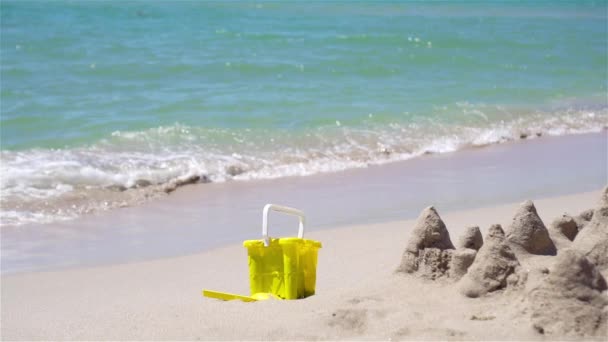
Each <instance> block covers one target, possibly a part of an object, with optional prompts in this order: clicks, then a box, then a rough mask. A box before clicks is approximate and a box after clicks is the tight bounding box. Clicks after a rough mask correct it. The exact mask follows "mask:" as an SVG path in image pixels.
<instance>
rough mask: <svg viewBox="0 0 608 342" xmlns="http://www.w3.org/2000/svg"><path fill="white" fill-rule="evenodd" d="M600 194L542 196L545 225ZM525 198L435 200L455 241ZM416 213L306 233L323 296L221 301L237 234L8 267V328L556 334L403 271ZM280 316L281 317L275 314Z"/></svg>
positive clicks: (241, 272) (63, 332) (226, 336)
mask: <svg viewBox="0 0 608 342" xmlns="http://www.w3.org/2000/svg"><path fill="white" fill-rule="evenodd" d="M599 194H600V191H593V192H587V193H578V194H574V195H566V196H558V197H550V198H543V199H534V203H535V205H536V207H537V209H538V213H539V215H540V217H541V218H542V219H543V221H544V222H545V224H546V225H547V226H548V225H549V224H550V222H551V221H552V220H553V219H554V218H556V217H559V216H560V215H561V214H562V213H564V212H568V213H569V214H571V215H576V214H578V213H579V212H580V211H582V210H585V209H588V208H591V207H594V205H595V203H596V202H597V199H598V198H599ZM517 207H518V203H508V204H503V205H499V206H491V207H485V208H478V209H470V210H464V211H462V210H461V211H444V210H442V208H441V207H438V208H437V209H438V210H439V212H440V214H441V216H442V218H443V220H444V221H445V223H446V225H447V227H448V230H449V232H450V234H451V237H452V240H453V241H457V239H458V237H459V236H460V235H461V234H462V232H463V230H464V228H465V227H466V226H469V225H472V224H474V225H478V226H480V227H481V230H482V233H483V234H484V236H485V234H486V233H487V229H488V226H489V225H490V224H493V223H500V224H502V225H503V226H504V227H507V226H508V224H509V222H510V220H511V218H512V217H513V215H514V213H515V211H516V209H517ZM414 223H415V220H401V221H394V222H386V223H377V224H359V225H349V226H344V227H336V228H335V229H329V230H313V231H310V232H307V233H306V237H307V238H311V239H315V240H319V241H321V242H322V243H323V247H322V249H321V250H320V251H319V264H318V271H317V272H318V274H317V294H316V295H314V296H312V297H309V298H306V299H303V300H296V301H264V302H256V303H242V302H238V301H235V302H222V301H218V300H214V299H209V298H204V297H201V296H200V290H201V289H202V288H207V289H214V290H219V291H226V292H233V293H241V294H247V293H248V292H249V289H248V275H247V273H248V270H247V262H246V260H247V259H246V251H245V249H244V248H243V247H242V245H240V244H232V245H228V246H224V247H219V248H216V249H213V250H208V251H205V252H202V253H198V254H193V255H188V256H181V257H172V258H163V259H157V260H147V261H139V262H132V263H123V264H115V265H106V266H95V267H85V268H77V269H69V270H55V271H48V272H34V273H21V274H14V275H2V298H3V305H2V322H3V329H2V338H3V339H8V340H31V339H39V338H44V339H89V340H90V339H93V340H99V339H175V340H194V339H215V340H231V339H271V340H284V339H298V340H303V339H321V340H328V339H329V340H332V339H334V340H335V339H342V340H344V339H346V340H348V339H353V338H355V339H357V338H365V339H374V340H379V339H382V340H386V339H388V338H392V339H412V338H413V339H420V338H423V339H460V340H462V339H469V340H470V339H475V340H487V339H494V340H496V339H509V338H510V339H525V340H542V339H545V338H547V337H546V336H544V335H541V334H538V333H537V332H535V331H534V329H533V328H532V326H531V324H530V322H529V320H528V317H527V315H526V314H525V312H524V311H522V310H523V309H522V308H521V307H520V305H519V304H517V303H518V302H517V298H519V297H517V296H516V295H515V294H513V293H510V292H508V291H507V292H503V291H500V293H496V294H493V295H490V296H486V297H482V298H478V299H470V298H465V297H464V296H462V295H460V294H459V293H457V292H456V291H455V290H454V289H453V287H451V286H449V285H448V284H445V283H442V282H429V281H425V280H422V279H419V278H415V277H404V276H399V275H395V274H394V273H393V272H394V270H395V268H396V267H397V265H398V264H399V260H400V257H401V253H402V251H403V248H404V247H405V245H406V241H407V238H408V235H409V232H410V231H411V228H412V227H413V225H414ZM40 284H44V285H43V287H44V289H43V290H41V289H40ZM413 294H415V295H413ZM83 303H87V304H86V305H83ZM498 308H500V309H498ZM277 316H280V317H281V319H280V320H276V319H270V320H269V319H268V317H277ZM336 317H338V318H336ZM472 317H486V318H487V320H485V319H484V320H476V319H475V318H472ZM261 327H264V328H263V329H262V328H261ZM287 327H289V329H287ZM600 339H601V337H600Z"/></svg>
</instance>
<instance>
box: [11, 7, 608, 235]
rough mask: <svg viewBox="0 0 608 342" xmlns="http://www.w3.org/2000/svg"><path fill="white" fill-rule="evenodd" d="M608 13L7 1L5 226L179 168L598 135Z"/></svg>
mask: <svg viewBox="0 0 608 342" xmlns="http://www.w3.org/2000/svg"><path fill="white" fill-rule="evenodd" d="M607 13H608V3H607V2H606V1H599V2H571V3H569V2H555V3H551V2H542V3H537V2H534V3H520V2H517V3H512V2H511V3H484V2H449V3H417V2H416V3H408V2H391V3H380V2H373V3H361V2H327V3H322V2H313V3H303V2H302V3H292V2H257V3H238V2H184V1H179V2H168V1H167V2H163V1H150V2H118V1H105V2H88V1H87V2H85V1H53V2H50V1H49V2H33V1H32V2H29V1H27V2H26V1H19V2H17V1H15V2H10V1H2V2H1V3H0V14H1V35H2V36H1V50H0V53H1V55H0V57H1V69H0V71H1V143H2V152H1V166H0V168H1V169H0V170H1V186H2V187H1V190H2V208H3V210H2V223H3V224H21V223H26V222H32V221H36V222H39V221H42V222H46V221H51V220H55V219H61V218H71V217H75V216H78V215H80V214H82V213H84V212H89V211H94V210H96V209H99V208H102V209H103V208H106V207H113V206H120V205H128V204H132V203H134V202H136V201H138V200H140V199H141V198H143V197H145V196H151V194H152V193H155V191H156V192H161V191H162V190H163V189H164V188H165V187H166V186H167V184H171V183H175V182H178V181H180V180H184V179H192V178H191V177H195V178H194V179H200V181H226V180H232V179H237V180H239V179H240V180H247V179H259V178H275V177H282V176H289V175H308V174H314V173H319V172H329V171H338V170H343V169H347V168H353V167H365V166H367V165H370V164H380V163H385V162H390V161H395V160H403V159H408V158H411V157H415V156H417V155H420V154H423V153H425V152H436V153H441V152H448V151H454V150H458V149H460V148H464V147H466V146H471V145H485V144H492V143H499V142H503V141H508V140H512V139H518V138H520V137H526V136H527V137H536V136H537V135H561V134H573V133H581V132H590V131H599V130H601V129H603V128H604V127H606V126H607V125H608V103H607V99H606V96H607V89H606V87H607V80H608V62H607V58H608V57H607V50H608V43H607V42H608V33H607V27H608V26H607V25H608V20H607ZM149 184H151V185H149ZM148 185H149V186H148ZM125 188H127V189H130V190H127V191H124V189H125Z"/></svg>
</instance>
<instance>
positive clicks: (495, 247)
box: [460, 224, 519, 297]
mask: <svg viewBox="0 0 608 342" xmlns="http://www.w3.org/2000/svg"><path fill="white" fill-rule="evenodd" d="M518 268H519V261H518V260H517V257H516V256H515V254H514V253H513V251H512V250H511V248H510V247H509V245H508V244H507V241H506V239H505V234H504V231H503V230H502V227H501V226H500V225H499V224H495V225H492V226H491V227H490V229H489V230H488V236H487V237H486V241H485V243H484V245H483V246H482V247H481V248H480V249H479V252H477V256H476V257H475V261H474V262H473V264H472V265H471V267H469V269H468V272H467V273H466V274H465V275H464V277H463V278H462V279H461V281H460V291H461V292H462V293H463V294H464V295H465V296H467V297H479V296H481V295H484V294H486V293H488V292H492V291H496V290H499V289H502V288H505V287H506V286H507V282H508V278H509V277H516V275H515V272H516V270H517V269H518Z"/></svg>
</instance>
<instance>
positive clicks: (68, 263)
mask: <svg viewBox="0 0 608 342" xmlns="http://www.w3.org/2000/svg"><path fill="white" fill-rule="evenodd" d="M607 139H608V132H602V133H598V134H587V135H580V136H565V137H558V138H547V139H535V140H531V141H525V142H519V143H512V144H500V145H493V146H490V147H487V148H474V149H469V150H466V151H460V152H456V153H452V154H443V155H429V156H425V157H424V158H417V159H414V160H408V161H403V162H397V163H391V164H385V165H381V166H373V167H369V168H364V169H353V170H348V171H343V172H340V173H332V174H323V175H313V176H308V177H291V178H281V179H275V180H260V181H251V182H227V183H217V184H214V183H211V184H201V185H193V186H188V187H184V188H182V189H180V190H179V191H177V192H175V193H174V194H172V195H171V196H168V197H166V198H164V199H160V200H155V201H150V202H148V203H145V204H143V205H141V206H136V207H129V208H122V209H118V210H113V211H110V212H105V213H102V214H100V215H92V216H87V217H83V218H80V219H77V220H73V221H68V222H60V223H54V224H49V225H28V226H20V227H14V228H13V227H2V232H3V234H2V235H3V236H2V273H3V274H7V273H15V272H25V271H41V270H52V269H62V268H74V267H83V266H92V265H103V264H116V263H124V262H132V261H138V260H146V259H157V258H166V257H172V256H178V255H188V254H193V253H197V252H201V251H204V250H209V249H211V248H217V247H220V246H223V245H229V244H231V243H236V242H239V241H242V240H245V239H250V238H255V237H257V236H258V234H259V230H260V229H259V228H258V227H259V225H260V213H261V208H262V207H263V205H264V204H266V203H268V202H271V203H278V204H284V205H289V206H293V207H296V208H300V209H302V210H304V211H305V212H306V213H307V214H308V215H309V223H310V227H311V229H312V230H324V229H328V228H331V227H335V226H341V225H349V224H354V223H364V224H365V223H377V222H382V221H384V222H386V221H395V220H400V219H407V218H412V217H415V216H416V215H417V214H418V212H419V210H420V209H421V208H422V207H424V206H426V205H429V204H435V205H437V206H439V207H441V208H444V210H449V211H453V210H462V209H470V208H475V207H481V206H488V205H497V204H501V203H506V202H512V201H518V200H522V199H525V198H538V197H550V196H557V195H564V194H568V193H579V192H584V191H592V190H597V189H599V188H601V187H602V186H604V185H605V184H606V179H608V176H607V175H606V173H607V172H608V170H606V167H605V166H606V158H607V157H606V155H607V152H606V149H607V146H606V143H605V142H606V141H608V140H607ZM564 155H567V156H569V157H568V160H567V165H565V164H564V162H565V161H564ZM574 170H576V171H574ZM277 222H278V224H279V226H280V227H285V228H281V229H282V230H280V231H279V232H277V234H279V235H290V234H292V232H291V231H290V230H289V228H290V227H291V226H292V224H293V222H291V221H289V220H284V219H283V218H280V217H277Z"/></svg>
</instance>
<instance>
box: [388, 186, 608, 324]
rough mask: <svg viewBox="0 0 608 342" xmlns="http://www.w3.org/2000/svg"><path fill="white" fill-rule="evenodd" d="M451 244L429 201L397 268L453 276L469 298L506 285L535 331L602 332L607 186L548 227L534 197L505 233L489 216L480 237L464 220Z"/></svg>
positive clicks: (607, 317) (606, 303) (607, 311)
mask: <svg viewBox="0 0 608 342" xmlns="http://www.w3.org/2000/svg"><path fill="white" fill-rule="evenodd" d="M457 247H458V248H455V247H454V245H453V244H452V242H451V240H450V234H449V231H448V229H447V227H446V225H445V223H444V222H443V221H442V219H441V217H439V214H438V213H437V211H436V209H435V208H433V207H428V208H426V209H424V210H423V211H422V213H421V214H420V216H419V217H418V220H417V222H416V224H415V227H414V229H413V230H412V232H411V235H410V240H409V242H408V244H407V246H406V248H405V251H404V253H403V257H402V260H401V264H400V265H399V267H398V268H397V270H396V272H397V273H407V274H413V275H417V276H421V277H423V278H426V279H431V280H436V279H439V278H442V279H446V280H448V282H449V281H452V282H453V283H455V286H458V289H459V291H460V292H461V293H462V294H463V295H465V296H467V297H472V298H475V297H479V296H483V295H485V294H487V293H489V292H494V291H498V290H503V289H513V290H514V292H513V293H516V294H517V295H518V296H520V302H521V303H523V304H524V307H525V308H524V309H523V311H522V313H530V314H531V321H532V325H533V328H534V329H535V330H536V331H537V332H538V333H541V334H550V335H555V336H600V335H601V336H603V335H602V334H605V333H606V329H607V328H608V327H607V321H608V297H607V296H606V293H605V292H604V291H606V290H607V286H606V280H605V278H604V276H605V275H606V273H608V187H606V188H604V190H603V192H602V196H601V199H600V201H599V204H598V206H597V207H596V208H595V209H593V210H585V211H583V212H582V213H580V214H579V215H577V216H570V215H568V214H564V215H562V216H561V217H559V218H557V219H555V220H554V221H553V222H552V224H551V225H550V229H547V227H546V226H545V224H544V223H543V221H542V220H541V218H540V217H539V216H538V212H537V210H536V207H535V206H534V203H533V202H532V201H525V202H523V203H522V204H521V205H520V207H519V208H518V210H517V211H516V213H515V215H514V217H513V220H512V222H511V224H510V226H509V228H508V231H507V233H506V234H505V232H504V231H503V229H502V227H501V226H500V225H499V224H494V225H492V226H490V227H489V229H488V231H487V233H486V236H485V240H484V238H483V236H482V234H481V231H480V229H479V227H468V228H466V229H465V232H464V234H463V235H462V237H461V238H460V239H459V241H458V244H457ZM554 255H557V256H555V257H552V256H554ZM548 257H549V258H550V259H547V258H548ZM520 258H524V259H525V261H526V263H525V264H526V267H522V264H521V262H522V259H520ZM536 258H539V259H538V260H537V259H536ZM541 261H542V262H541ZM547 263H550V266H549V267H545V266H543V265H544V264H547ZM602 273H604V274H602ZM529 275H531V276H529Z"/></svg>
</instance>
